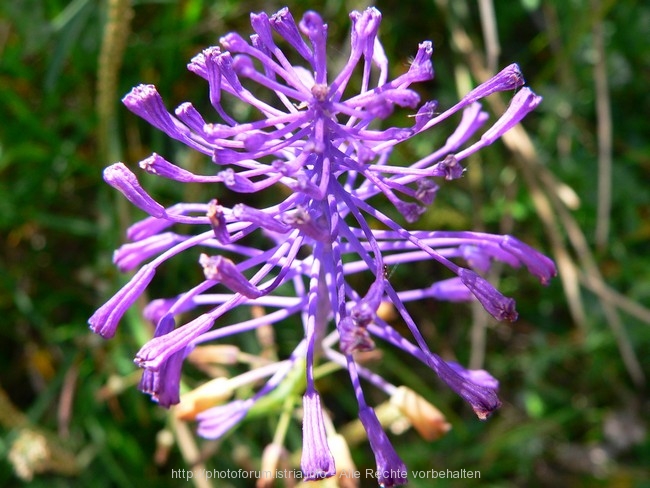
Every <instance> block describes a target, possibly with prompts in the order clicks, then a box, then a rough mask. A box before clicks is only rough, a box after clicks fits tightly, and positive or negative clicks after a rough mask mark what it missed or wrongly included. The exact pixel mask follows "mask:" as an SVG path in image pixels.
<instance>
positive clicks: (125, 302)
mask: <svg viewBox="0 0 650 488" xmlns="http://www.w3.org/2000/svg"><path fill="white" fill-rule="evenodd" d="M155 274H156V268H154V267H153V266H150V265H148V264H145V265H144V266H142V268H140V269H139V270H138V272H137V273H136V274H135V275H133V278H131V280H130V281H129V282H128V283H127V284H126V285H124V286H123V287H122V289H121V290H120V291H118V292H117V293H116V294H115V295H113V297H112V298H111V299H110V300H108V301H107V302H106V303H105V304H104V305H102V306H101V307H100V308H99V309H97V311H96V312H95V313H94V314H93V315H92V317H90V319H88V324H90V330H92V331H93V332H95V333H96V334H99V335H100V336H102V337H104V338H105V339H109V338H111V337H113V336H114V335H115V330H116V329H117V325H118V323H119V321H120V320H121V319H122V316H123V315H124V313H125V312H126V311H127V310H128V309H129V308H130V307H131V305H133V304H134V303H135V301H136V300H137V299H138V298H139V297H140V295H141V294H142V293H143V292H144V290H145V288H147V286H148V285H149V283H151V280H152V279H153V277H154V275H155Z"/></svg>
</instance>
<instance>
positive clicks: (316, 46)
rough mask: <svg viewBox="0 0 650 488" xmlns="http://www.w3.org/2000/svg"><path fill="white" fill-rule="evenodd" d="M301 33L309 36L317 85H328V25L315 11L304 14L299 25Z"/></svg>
mask: <svg viewBox="0 0 650 488" xmlns="http://www.w3.org/2000/svg"><path fill="white" fill-rule="evenodd" d="M299 28H300V31H301V32H302V33H303V34H305V35H306V36H307V38H308V39H309V41H310V42H311V45H312V49H313V51H314V56H313V61H312V66H313V68H314V73H315V75H316V77H315V82H316V83H322V84H326V83H327V24H325V23H324V22H323V19H322V18H321V16H320V15H318V14H317V13H316V12H314V11H311V10H310V11H307V12H305V13H304V14H303V16H302V19H301V20H300V24H299Z"/></svg>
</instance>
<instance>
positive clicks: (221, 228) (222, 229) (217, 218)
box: [206, 198, 232, 245]
mask: <svg viewBox="0 0 650 488" xmlns="http://www.w3.org/2000/svg"><path fill="white" fill-rule="evenodd" d="M206 216H207V217H208V221H209V222H210V227H212V232H213V233H214V237H215V238H216V239H217V241H219V242H220V243H221V244H224V245H227V244H230V242H231V241H232V239H231V237H230V232H228V226H227V223H226V215H225V213H224V211H223V207H222V206H221V205H219V202H218V201H217V199H216V198H214V199H212V200H210V202H208V210H207V212H206Z"/></svg>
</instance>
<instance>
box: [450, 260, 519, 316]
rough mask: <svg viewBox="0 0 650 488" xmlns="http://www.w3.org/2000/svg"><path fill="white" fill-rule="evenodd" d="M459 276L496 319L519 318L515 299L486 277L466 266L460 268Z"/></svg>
mask: <svg viewBox="0 0 650 488" xmlns="http://www.w3.org/2000/svg"><path fill="white" fill-rule="evenodd" d="M458 277H459V278H460V279H461V281H462V282H463V283H464V284H465V286H466V287H467V288H469V290H470V291H471V292H472V294H473V295H474V296H475V297H476V298H477V299H478V301H479V302H481V305H483V308H485V310H487V312H488V313H489V314H490V315H492V316H493V317H494V318H495V319H497V320H507V321H509V322H514V321H515V320H517V311H516V310H515V301H514V300H513V299H512V298H509V297H505V296H503V295H502V294H501V293H499V292H498V291H497V290H496V289H495V288H494V287H493V286H492V285H491V284H490V283H489V282H488V281H487V280H486V279H485V278H482V277H481V276H479V275H478V274H476V273H475V272H474V271H471V270H469V269H465V268H459V270H458Z"/></svg>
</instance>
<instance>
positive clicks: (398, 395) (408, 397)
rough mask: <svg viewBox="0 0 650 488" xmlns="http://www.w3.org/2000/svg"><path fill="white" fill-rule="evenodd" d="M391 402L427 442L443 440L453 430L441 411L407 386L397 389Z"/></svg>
mask: <svg viewBox="0 0 650 488" xmlns="http://www.w3.org/2000/svg"><path fill="white" fill-rule="evenodd" d="M390 402H391V403H392V404H393V405H395V406H396V407H397V408H399V410H400V411H401V412H402V414H403V415H405V416H406V417H407V418H408V419H409V421H410V422H411V424H412V425H413V427H414V428H415V430H417V431H418V433H419V434H420V435H421V436H422V437H423V438H424V439H426V440H427V441H434V440H436V439H439V438H441V437H442V436H443V435H445V434H446V433H447V432H449V430H450V429H451V424H449V423H448V422H447V420H446V419H445V416H444V415H443V414H442V412H441V411H440V410H438V409H437V408H436V407H434V406H433V405H432V404H431V403H429V402H428V401H427V400H425V399H424V398H423V397H421V396H420V395H418V394H417V393H415V392H414V391H413V390H411V389H410V388H407V387H406V386H400V387H398V388H397V390H396V391H395V393H394V394H393V396H391V399H390Z"/></svg>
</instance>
